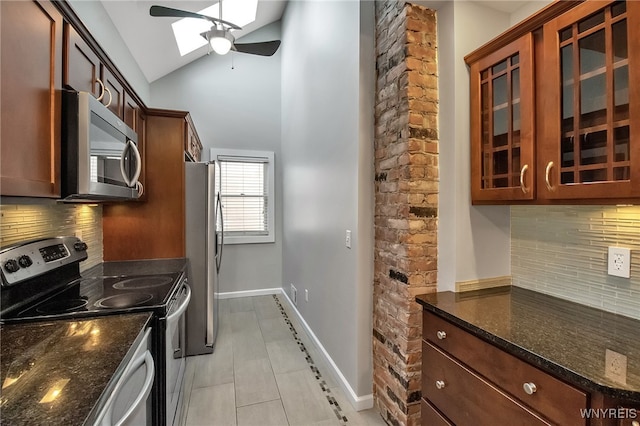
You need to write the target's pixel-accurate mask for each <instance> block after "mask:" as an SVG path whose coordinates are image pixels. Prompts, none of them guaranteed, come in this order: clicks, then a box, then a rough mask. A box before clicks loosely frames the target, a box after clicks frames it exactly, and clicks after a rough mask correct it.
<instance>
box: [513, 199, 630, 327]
mask: <svg viewBox="0 0 640 426" xmlns="http://www.w3.org/2000/svg"><path fill="white" fill-rule="evenodd" d="M609 246H618V247H628V248H630V249H631V278H630V279H627V278H618V277H613V276H609V275H607V255H608V247H609ZM511 274H512V278H513V285H515V286H518V287H524V288H528V289H531V290H535V291H539V292H541V293H546V294H550V295H552V296H556V297H559V298H563V299H569V300H572V301H574V302H577V303H581V304H585V305H589V306H593V307H596V308H600V309H603V310H606V311H609V312H614V313H617V314H621V315H625V316H628V317H633V318H638V319H640V206H512V207H511Z"/></svg>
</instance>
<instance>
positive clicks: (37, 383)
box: [0, 313, 151, 426]
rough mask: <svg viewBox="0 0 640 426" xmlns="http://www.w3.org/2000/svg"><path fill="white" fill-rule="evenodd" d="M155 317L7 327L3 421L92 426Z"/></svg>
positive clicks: (0, 405)
mask: <svg viewBox="0 0 640 426" xmlns="http://www.w3.org/2000/svg"><path fill="white" fill-rule="evenodd" d="M150 318H151V314H150V313H142V314H127V315H112V316H103V317H99V318H92V319H83V320H57V321H46V322H32V323H25V324H5V325H2V327H0V338H1V339H2V346H1V349H0V356H1V358H0V368H1V370H0V377H1V383H2V397H1V398H0V411H1V412H2V423H3V424H5V423H6V424H11V425H67V426H69V425H82V424H84V423H85V422H86V423H87V424H92V423H93V421H94V420H95V419H94V418H95V416H96V415H97V414H98V413H97V407H98V405H99V404H102V403H104V400H106V397H107V396H108V393H109V389H111V388H112V387H113V386H114V385H115V381H116V380H112V378H113V377H114V375H115V374H117V373H119V372H120V371H121V369H122V368H124V365H126V363H127V362H128V361H129V360H128V359H127V357H130V356H131V355H132V354H128V351H129V349H130V348H131V347H132V346H133V345H137V344H138V342H139V341H141V339H142V337H143V331H144V329H145V327H146V325H147V323H148V322H149V320H150ZM105 389H106V390H107V392H105Z"/></svg>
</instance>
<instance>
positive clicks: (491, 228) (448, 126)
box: [420, 1, 510, 291]
mask: <svg viewBox="0 0 640 426" xmlns="http://www.w3.org/2000/svg"><path fill="white" fill-rule="evenodd" d="M420 4H423V5H425V6H427V7H429V6H431V7H438V9H437V12H436V19H437V22H438V66H439V78H438V84H439V98H440V112H439V134H440V195H439V212H440V213H439V215H438V290H439V291H447V290H450V291H453V290H454V289H455V283H456V282H459V281H467V280H473V279H479V278H490V277H497V276H502V275H509V274H510V262H509V250H510V236H509V230H510V222H509V207H508V206H472V205H471V196H470V193H471V192H470V191H471V189H470V179H471V177H470V142H469V141H470V133H469V125H470V124H469V123H470V118H469V109H470V106H469V70H468V67H467V65H466V64H465V62H464V56H465V55H467V54H468V53H470V52H472V51H473V50H474V49H476V48H478V47H480V46H481V45H482V44H484V43H485V42H487V41H489V40H490V39H492V38H493V37H495V36H496V35H498V34H500V33H501V32H502V31H504V30H505V29H506V28H508V27H509V15H508V14H506V13H502V12H498V11H496V10H493V9H488V8H486V7H483V6H479V5H478V4H477V3H475V2H470V1H455V2H445V3H442V2H438V3H432V2H420ZM478 22H482V25H478Z"/></svg>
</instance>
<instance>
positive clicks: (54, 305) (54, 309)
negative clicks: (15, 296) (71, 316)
mask: <svg viewBox="0 0 640 426" xmlns="http://www.w3.org/2000/svg"><path fill="white" fill-rule="evenodd" d="M85 306H87V301H86V300H84V299H69V300H60V301H54V302H49V303H45V304H44V305H42V306H39V307H38V308H36V311H37V312H38V313H40V314H46V315H50V314H63V313H66V312H73V311H77V310H80V309H81V308H84V307H85Z"/></svg>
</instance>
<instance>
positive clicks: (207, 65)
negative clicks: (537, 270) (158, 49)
mask: <svg viewBox="0 0 640 426" xmlns="http://www.w3.org/2000/svg"><path fill="white" fill-rule="evenodd" d="M278 38H280V23H279V22H276V23H273V24H270V25H268V26H266V27H264V28H261V29H260V30H258V31H256V32H254V33H252V34H250V35H249V36H247V37H244V38H243V39H242V41H243V42H251V41H256V40H273V39H278ZM280 55H281V53H280V51H278V52H277V53H276V54H275V55H274V56H271V57H262V56H256V55H246V54H241V53H235V54H228V55H226V56H218V55H216V54H215V53H212V54H211V55H210V56H204V57H202V58H200V59H198V60H196V61H194V62H191V63H190V64H188V65H186V66H184V67H182V68H180V69H178V70H176V71H174V72H172V73H171V74H169V75H167V76H165V77H163V78H161V79H159V80H156V81H154V82H153V83H152V84H151V102H150V106H152V107H155V108H167V109H178V110H185V111H189V112H190V113H191V116H192V118H193V121H194V124H195V126H196V129H197V131H198V135H199V136H200V140H201V142H202V145H203V147H204V149H203V151H202V152H203V161H208V160H209V150H210V148H212V147H215V148H232V149H249V150H263V151H273V152H274V153H275V165H276V169H275V172H276V178H275V180H276V188H275V190H276V194H275V197H276V201H275V202H276V205H275V210H276V218H275V219H276V242H275V243H265V244H236V245H226V246H225V249H224V264H223V266H222V268H221V272H220V274H221V276H220V292H223V293H224V292H233V291H245V290H257V289H264V288H279V287H282V283H283V281H282V238H283V235H282V228H283V223H282V199H283V193H282V155H281V150H280V121H281V115H280V59H281V58H280ZM232 61H233V68H232Z"/></svg>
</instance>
